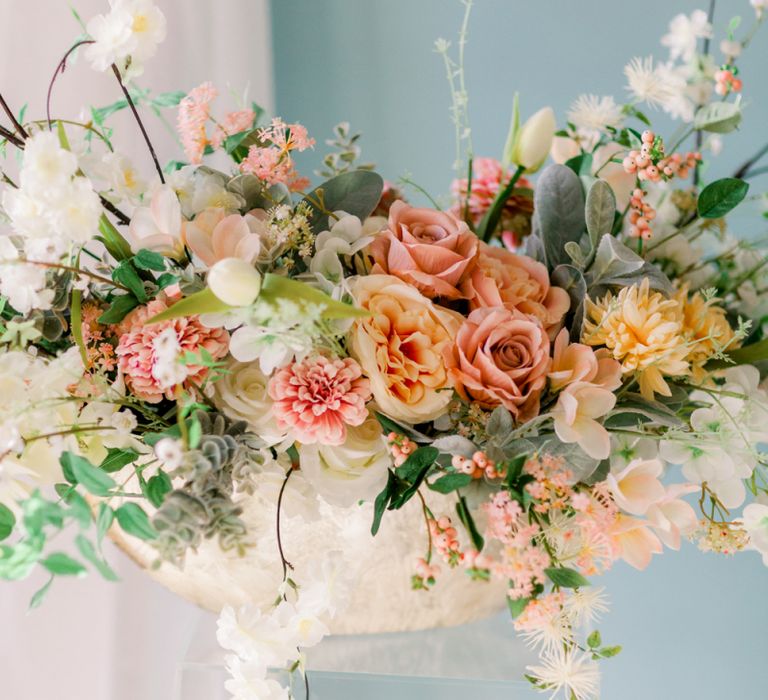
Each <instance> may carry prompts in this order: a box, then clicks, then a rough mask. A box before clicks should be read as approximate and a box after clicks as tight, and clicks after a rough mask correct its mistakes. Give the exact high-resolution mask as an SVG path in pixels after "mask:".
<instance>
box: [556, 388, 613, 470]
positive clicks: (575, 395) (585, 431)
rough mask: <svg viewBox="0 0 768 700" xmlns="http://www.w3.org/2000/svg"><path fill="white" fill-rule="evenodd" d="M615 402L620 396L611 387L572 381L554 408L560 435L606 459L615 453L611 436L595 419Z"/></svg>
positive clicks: (593, 455)
mask: <svg viewBox="0 0 768 700" xmlns="http://www.w3.org/2000/svg"><path fill="white" fill-rule="evenodd" d="M615 405H616V396H615V395H614V394H613V393H612V392H610V391H608V390H607V389H603V388H602V387H599V386H596V385H595V384H590V383H588V382H577V383H575V384H571V385H570V386H569V387H568V388H567V389H565V390H564V391H562V392H561V393H560V396H559V397H558V399H557V404H556V405H555V408H554V410H553V411H552V417H553V418H554V423H555V433H556V434H557V437H559V438H560V440H561V441H562V442H565V443H573V442H575V443H577V444H578V445H579V447H581V449H582V450H584V452H586V453H587V454H588V455H589V456H590V457H592V458H594V459H606V458H607V457H608V455H609V454H610V453H611V440H610V436H609V434H608V431H607V430H606V429H605V428H604V427H603V426H602V425H601V424H600V423H598V422H597V420H595V419H596V418H601V417H602V416H604V415H605V414H606V413H608V412H609V411H611V409H613V407H614V406H615Z"/></svg>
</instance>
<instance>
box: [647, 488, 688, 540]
mask: <svg viewBox="0 0 768 700" xmlns="http://www.w3.org/2000/svg"><path fill="white" fill-rule="evenodd" d="M698 490H699V487H698V486H696V485H695V484H672V485H671V486H668V487H667V490H666V493H665V495H664V498H663V499H662V500H660V501H658V502H657V503H654V504H653V505H651V507H650V508H649V509H648V512H647V513H646V516H647V517H648V521H649V522H650V523H651V526H652V527H653V529H654V530H655V531H656V534H657V535H658V536H659V539H660V540H661V541H662V542H663V543H664V544H665V545H666V546H667V547H669V548H670V549H680V541H681V539H682V537H684V536H687V535H690V534H691V533H692V532H693V531H694V530H696V528H697V527H698V519H697V517H696V511H695V510H694V509H693V508H692V507H691V504H690V503H686V501H684V500H683V499H682V498H680V496H683V495H685V494H687V493H694V492H695V491H698Z"/></svg>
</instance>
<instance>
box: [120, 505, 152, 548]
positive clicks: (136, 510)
mask: <svg viewBox="0 0 768 700" xmlns="http://www.w3.org/2000/svg"><path fill="white" fill-rule="evenodd" d="M115 517H116V518H117V522H118V523H119V524H120V527H121V528H123V530H124V531H125V532H127V533H128V534H129V535H133V536H134V537H138V538H139V539H142V540H154V539H157V532H156V531H155V528H153V527H152V524H151V523H150V522H149V518H148V517H147V514H146V513H145V512H144V509H143V508H142V507H141V506H140V505H138V504H137V503H123V505H121V506H120V507H119V508H118V509H117V510H116V511H115Z"/></svg>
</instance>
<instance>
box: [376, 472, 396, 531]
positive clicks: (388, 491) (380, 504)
mask: <svg viewBox="0 0 768 700" xmlns="http://www.w3.org/2000/svg"><path fill="white" fill-rule="evenodd" d="M396 481H397V477H395V475H394V473H393V472H392V470H391V469H390V470H389V471H388V473H387V485H386V486H385V487H384V488H383V489H382V491H381V492H380V493H379V495H378V496H376V500H375V501H374V502H373V523H372V524H371V534H372V535H374V536H375V535H376V533H377V532H378V531H379V527H381V519H382V517H383V516H384V511H385V510H386V509H387V505H389V500H390V498H391V497H392V493H393V491H394V489H395V483H396Z"/></svg>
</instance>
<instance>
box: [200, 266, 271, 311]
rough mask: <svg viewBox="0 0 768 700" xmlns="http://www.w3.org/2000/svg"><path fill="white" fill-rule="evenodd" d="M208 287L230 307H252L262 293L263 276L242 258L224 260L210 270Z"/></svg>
mask: <svg viewBox="0 0 768 700" xmlns="http://www.w3.org/2000/svg"><path fill="white" fill-rule="evenodd" d="M208 287H209V288H210V290H211V291H212V292H213V293H214V294H215V295H216V297H217V298H218V299H220V300H221V301H223V302H224V303H225V304H229V305H230V306H250V305H251V304H253V302H254V301H256V297H258V296H259V292H260V291H261V275H260V274H259V272H258V270H256V268H254V267H253V265H251V264H250V263H248V262H246V261H245V260H242V259H240V258H224V259H223V260H219V262H217V263H216V264H215V265H214V266H213V267H212V268H211V269H210V270H208Z"/></svg>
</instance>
